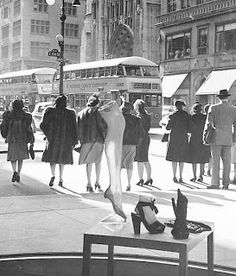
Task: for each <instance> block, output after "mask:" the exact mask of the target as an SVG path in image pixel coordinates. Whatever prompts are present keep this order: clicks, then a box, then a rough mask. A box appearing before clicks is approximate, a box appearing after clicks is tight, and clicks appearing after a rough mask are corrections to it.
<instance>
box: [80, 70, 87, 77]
mask: <svg viewBox="0 0 236 276" xmlns="http://www.w3.org/2000/svg"><path fill="white" fill-rule="evenodd" d="M81 78H86V70H81Z"/></svg>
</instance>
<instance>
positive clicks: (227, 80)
mask: <svg viewBox="0 0 236 276" xmlns="http://www.w3.org/2000/svg"><path fill="white" fill-rule="evenodd" d="M235 80H236V69H230V70H219V71H212V72H211V73H210V75H209V76H208V77H207V79H206V80H205V81H204V83H203V84H202V85H201V86H200V88H199V89H198V90H197V92H196V94H195V95H198V96H199V95H215V94H218V93H219V91H220V90H221V89H227V90H229V89H230V87H231V86H232V84H233V83H234V81H235Z"/></svg>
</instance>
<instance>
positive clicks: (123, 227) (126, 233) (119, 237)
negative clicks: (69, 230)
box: [82, 218, 214, 276]
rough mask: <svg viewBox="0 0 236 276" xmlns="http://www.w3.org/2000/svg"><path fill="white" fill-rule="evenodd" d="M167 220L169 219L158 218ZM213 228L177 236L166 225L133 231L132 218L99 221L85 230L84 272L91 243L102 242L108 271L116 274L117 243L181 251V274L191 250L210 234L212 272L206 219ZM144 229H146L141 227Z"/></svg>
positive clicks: (85, 272) (184, 272) (86, 273)
mask: <svg viewBox="0 0 236 276" xmlns="http://www.w3.org/2000/svg"><path fill="white" fill-rule="evenodd" d="M158 220H159V221H161V222H165V221H167V220H168V219H165V218H158ZM206 224H207V225H209V226H210V227H211V229H212V230H211V231H204V232H202V233H199V234H190V235H189V238H188V239H186V240H175V239H174V238H173V236H172V234H171V229H172V228H170V227H166V228H165V231H164V232H163V233H162V234H149V233H148V232H147V231H146V230H145V231H144V229H141V234H140V235H134V232H133V225H132V223H131V222H127V223H123V224H120V225H118V224H116V225H114V226H112V224H110V225H109V224H106V223H101V222H100V223H98V224H96V225H95V226H94V227H93V228H91V229H90V230H89V231H88V232H86V233H85V234H84V245H83V271H82V275H83V276H89V275H90V260H91V248H92V244H103V245H107V246H108V264H107V265H108V269H107V275H108V276H112V275H113V256H114V246H124V247H137V248H145V249H154V250H161V251H169V252H176V253H179V275H180V276H187V275H188V253H189V251H190V250H191V249H193V248H194V247H195V246H197V245H198V244H199V243H200V242H201V241H202V240H204V239H205V238H207V268H208V275H209V276H213V265H214V264H213V251H214V246H213V224H212V223H208V222H207V223H206ZM142 230H143V231H142Z"/></svg>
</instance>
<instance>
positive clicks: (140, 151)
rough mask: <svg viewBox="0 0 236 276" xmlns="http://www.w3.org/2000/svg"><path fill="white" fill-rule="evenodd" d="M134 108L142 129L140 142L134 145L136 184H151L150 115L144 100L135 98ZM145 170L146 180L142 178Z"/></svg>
mask: <svg viewBox="0 0 236 276" xmlns="http://www.w3.org/2000/svg"><path fill="white" fill-rule="evenodd" d="M134 110H135V111H136V113H137V117H139V118H140V120H141V128H142V129H143V133H142V139H141V143H139V144H138V145H137V146H136V156H135V159H134V161H136V162H137V165H138V176H139V181H138V183H137V185H139V186H142V185H149V184H150V185H152V183H153V179H152V177H151V173H152V170H151V164H150V162H149V158H148V152H149V146H150V136H149V134H148V132H149V129H150V127H151V115H150V114H148V113H147V111H146V109H145V102H144V101H143V100H141V99H137V100H136V101H135V103H134ZM144 168H145V170H146V175H147V180H146V181H145V182H144V180H143V171H144Z"/></svg>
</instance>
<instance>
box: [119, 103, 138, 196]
mask: <svg viewBox="0 0 236 276" xmlns="http://www.w3.org/2000/svg"><path fill="white" fill-rule="evenodd" d="M120 109H121V111H122V114H123V116H124V118H125V130H124V134H123V145H122V158H121V168H124V169H126V171H127V182H128V184H127V187H126V191H130V190H131V185H130V183H131V178H132V173H133V163H134V158H135V155H136V146H137V145H138V144H139V143H140V142H141V138H142V127H141V119H140V118H139V117H137V116H135V115H133V114H131V111H132V110H133V109H134V107H133V105H132V104H131V103H128V102H123V104H122V105H121V107H120Z"/></svg>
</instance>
